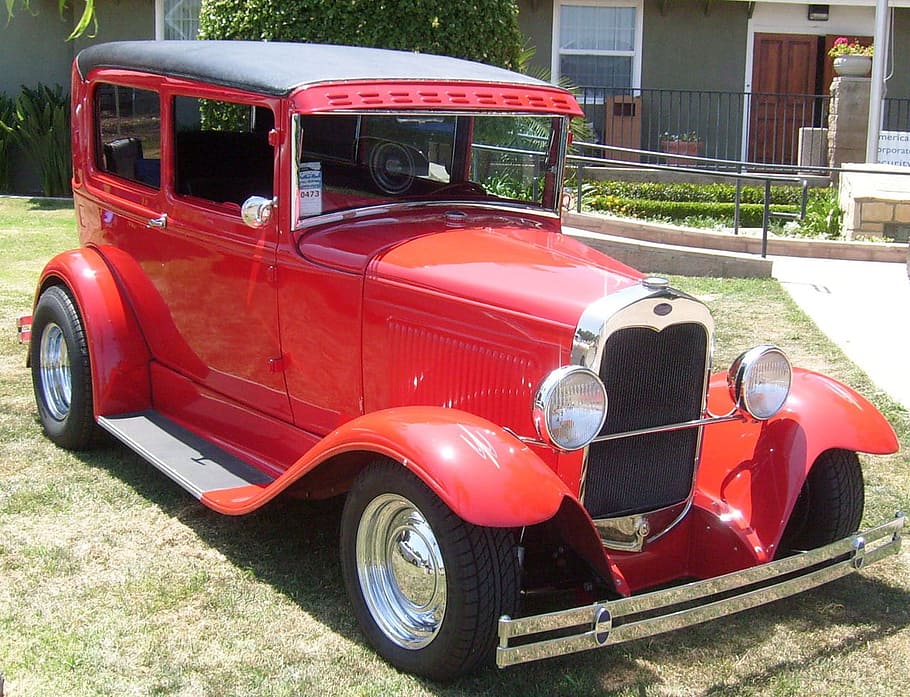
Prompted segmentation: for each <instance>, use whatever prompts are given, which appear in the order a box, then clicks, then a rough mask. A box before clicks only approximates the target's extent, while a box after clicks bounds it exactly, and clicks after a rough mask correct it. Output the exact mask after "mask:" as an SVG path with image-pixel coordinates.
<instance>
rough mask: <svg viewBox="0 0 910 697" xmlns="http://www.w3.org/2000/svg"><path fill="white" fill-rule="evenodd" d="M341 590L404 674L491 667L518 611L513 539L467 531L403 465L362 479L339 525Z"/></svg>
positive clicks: (386, 466)
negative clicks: (506, 625) (501, 628)
mask: <svg viewBox="0 0 910 697" xmlns="http://www.w3.org/2000/svg"><path fill="white" fill-rule="evenodd" d="M341 562H342V571H343V573H344V581H345V586H346V588H347V591H348V595H349V596H350V598H351V602H352V604H353V608H354V614H355V616H356V617H357V621H358V622H359V624H360V626H361V628H362V630H363V632H364V634H366V636H367V639H368V640H369V642H370V644H372V645H373V647H374V648H375V649H376V651H377V652H378V653H379V654H380V655H381V656H382V657H383V658H385V659H386V660H387V661H389V663H391V664H392V665H394V666H396V667H397V668H400V669H401V670H404V671H407V672H409V673H414V674H416V675H422V676H425V677H428V678H432V679H434V680H447V679H451V678H453V677H456V676H458V675H461V674H464V673H467V672H469V671H470V670H472V669H474V668H476V667H477V666H478V665H479V664H481V663H482V662H485V661H487V660H489V659H491V658H492V656H493V648H494V646H495V643H496V636H497V621H498V619H499V617H500V616H501V615H504V614H512V613H514V611H515V609H516V607H517V605H518V590H519V565H518V555H517V550H516V547H515V543H514V540H513V537H512V534H511V533H510V532H509V531H508V530H503V529H498V528H485V527H480V526H476V525H471V524H470V523H467V522H465V521H463V520H462V519H461V518H459V517H458V516H457V515H455V514H454V513H453V512H452V511H451V510H449V508H448V507H447V506H446V505H445V504H444V503H443V502H442V501H441V500H440V499H439V498H437V497H436V496H435V494H433V492H432V491H430V489H429V488H427V486H426V485H425V484H424V483H423V482H422V481H420V479H418V478H417V477H415V476H414V475H413V474H411V473H410V472H408V471H407V470H405V469H404V467H403V466H402V465H400V464H398V463H395V462H391V461H380V462H376V463H374V464H372V465H370V466H369V467H367V468H366V469H365V470H364V471H363V472H362V473H361V474H360V476H359V477H358V478H357V481H356V482H355V483H354V486H353V488H352V489H351V491H350V493H349V494H348V498H347V502H346V503H345V507H344V513H343V514H342V519H341Z"/></svg>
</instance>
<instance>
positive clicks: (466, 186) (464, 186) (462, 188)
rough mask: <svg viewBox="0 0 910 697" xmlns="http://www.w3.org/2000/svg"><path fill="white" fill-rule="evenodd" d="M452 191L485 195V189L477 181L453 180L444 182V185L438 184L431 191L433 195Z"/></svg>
mask: <svg viewBox="0 0 910 697" xmlns="http://www.w3.org/2000/svg"><path fill="white" fill-rule="evenodd" d="M454 191H459V192H461V193H464V194H475V195H477V196H486V195H487V190H486V189H484V188H483V187H482V186H481V185H480V184H478V183H477V182H472V181H465V182H454V183H452V184H446V185H445V186H440V187H439V188H438V189H436V190H435V191H434V192H433V196H439V195H440V194H448V193H452V192H454Z"/></svg>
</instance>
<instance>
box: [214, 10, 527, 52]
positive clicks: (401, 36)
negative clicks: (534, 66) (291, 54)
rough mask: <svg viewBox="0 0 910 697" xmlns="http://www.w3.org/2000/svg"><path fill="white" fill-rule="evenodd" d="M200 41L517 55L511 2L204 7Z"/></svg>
mask: <svg viewBox="0 0 910 697" xmlns="http://www.w3.org/2000/svg"><path fill="white" fill-rule="evenodd" d="M199 37H200V38H202V39H252V40H257V41H259V40H268V41H303V42H313V43H334V44H344V45H353V46H371V47H376V48H395V49H402V50H408V51H421V52H423V53H433V54H440V55H447V56H455V57H457V58H467V59H470V60H476V61H481V62H483V63H490V64H493V65H499V66H502V67H505V68H514V67H517V66H518V64H519V58H520V55H521V49H522V35H521V32H520V31H519V29H518V8H517V6H516V4H515V2H514V1H513V0H474V1H473V2H470V3H465V2H452V1H451V0H209V1H208V2H205V3H203V5H202V10H201V13H200V16H199Z"/></svg>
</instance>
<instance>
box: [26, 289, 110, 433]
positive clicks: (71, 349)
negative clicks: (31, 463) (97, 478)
mask: <svg viewBox="0 0 910 697" xmlns="http://www.w3.org/2000/svg"><path fill="white" fill-rule="evenodd" d="M29 360H30V363H31V368H32V384H33V386H34V389H35V401H36V403H37V405H38V417H39V419H40V420H41V425H42V427H43V428H44V432H45V433H46V434H47V437H48V438H50V439H51V440H52V441H53V442H54V443H56V444H57V445H59V446H61V447H63V448H67V449H69V450H85V449H87V448H90V447H92V446H94V445H95V444H96V443H97V442H98V435H99V431H98V426H97V425H96V423H95V416H94V410H93V403H92V370H91V363H90V362H89V353H88V343H87V341H86V337H85V331H84V329H83V326H82V319H81V317H80V316H79V311H78V309H77V308H76V304H75V303H74V302H73V299H72V297H70V295H69V293H67V291H66V290H64V289H63V288H62V287H60V286H51V287H50V288H48V289H47V290H45V291H44V292H43V293H42V294H41V297H39V298H38V305H37V307H36V308H35V314H34V317H33V318H32V339H31V344H30V346H29Z"/></svg>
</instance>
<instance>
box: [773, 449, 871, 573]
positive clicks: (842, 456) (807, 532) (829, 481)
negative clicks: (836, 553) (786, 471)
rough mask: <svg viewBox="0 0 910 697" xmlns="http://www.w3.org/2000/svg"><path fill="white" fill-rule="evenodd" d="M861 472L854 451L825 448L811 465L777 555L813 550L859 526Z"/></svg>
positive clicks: (861, 501) (861, 491) (853, 530)
mask: <svg viewBox="0 0 910 697" xmlns="http://www.w3.org/2000/svg"><path fill="white" fill-rule="evenodd" d="M864 498H865V497H864V487H863V473H862V468H861V467H860V464H859V458H858V457H857V455H856V453H854V452H851V451H849V450H826V451H825V452H823V453H822V454H821V455H819V457H818V459H817V460H816V461H815V463H814V464H813V465H812V469H811V470H810V471H809V476H808V477H806V481H805V483H804V484H803V488H802V489H801V490H800V492H799V497H798V498H797V500H796V505H795V506H794V508H793V513H791V514H790V521H789V522H788V523H787V528H786V530H785V531H784V535H783V537H782V538H781V542H780V545H779V547H778V556H783V555H786V554H790V553H792V552H795V551H800V550H806V549H814V548H815V547H821V546H824V545H826V544H828V543H830V542H834V541H835V540H839V539H841V538H843V537H846V536H847V535H850V534H851V533H854V532H856V531H857V530H858V529H859V523H860V520H861V519H862V517H863V505H864Z"/></svg>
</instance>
